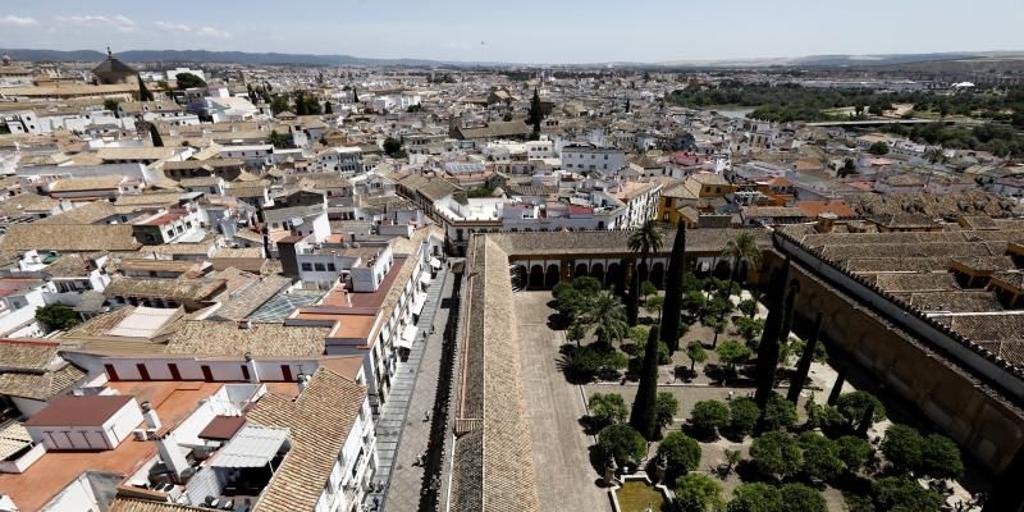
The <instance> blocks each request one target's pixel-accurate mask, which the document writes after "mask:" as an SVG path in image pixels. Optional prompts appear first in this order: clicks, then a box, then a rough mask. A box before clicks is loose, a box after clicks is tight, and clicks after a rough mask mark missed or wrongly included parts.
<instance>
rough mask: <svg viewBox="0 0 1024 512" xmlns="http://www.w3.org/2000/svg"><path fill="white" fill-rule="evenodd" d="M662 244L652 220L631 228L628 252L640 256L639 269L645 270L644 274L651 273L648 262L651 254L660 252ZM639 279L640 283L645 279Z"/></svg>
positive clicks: (659, 234) (643, 277)
mask: <svg viewBox="0 0 1024 512" xmlns="http://www.w3.org/2000/svg"><path fill="white" fill-rule="evenodd" d="M662 242H663V240H662V235H661V231H660V230H659V229H658V225H657V223H655V222H654V221H653V220H649V221H647V222H644V223H643V224H641V225H640V226H639V227H637V228H633V231H632V232H631V233H630V234H629V250H630V251H633V252H634V253H636V254H637V255H638V256H640V268H643V269H645V273H646V274H649V273H650V271H651V268H650V266H649V265H648V263H649V261H648V260H650V258H651V254H654V253H656V252H658V251H660V250H661V246H662ZM639 277H640V281H645V280H646V279H647V276H646V275H642V276H639ZM655 284H657V283H655Z"/></svg>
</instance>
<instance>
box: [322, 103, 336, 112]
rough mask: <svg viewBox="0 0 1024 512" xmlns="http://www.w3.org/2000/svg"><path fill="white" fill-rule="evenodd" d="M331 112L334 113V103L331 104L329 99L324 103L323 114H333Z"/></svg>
mask: <svg viewBox="0 0 1024 512" xmlns="http://www.w3.org/2000/svg"><path fill="white" fill-rule="evenodd" d="M333 113H334V105H331V102H330V101H328V102H327V103H324V114H333Z"/></svg>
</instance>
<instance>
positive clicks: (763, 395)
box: [754, 257, 790, 431]
mask: <svg viewBox="0 0 1024 512" xmlns="http://www.w3.org/2000/svg"><path fill="white" fill-rule="evenodd" d="M789 265H790V261H789V258H788V257H787V258H786V261H785V263H783V265H782V268H780V269H778V270H776V271H775V272H774V273H773V274H772V280H771V284H770V286H769V288H768V293H769V301H768V304H769V306H768V307H769V310H768V318H767V319H765V323H764V331H762V334H761V343H760V344H759V345H758V347H757V367H756V370H755V377H754V380H755V384H756V386H757V389H756V391H755V392H754V401H755V402H757V406H758V408H760V409H761V417H760V418H759V419H758V430H759V431H760V430H762V427H763V422H764V413H765V410H766V409H767V407H768V399H769V398H771V396H772V389H773V388H774V387H775V369H776V368H777V367H778V365H779V335H780V334H781V333H782V328H783V321H784V319H783V317H784V315H785V304H784V300H785V293H786V288H785V287H786V278H787V276H789Z"/></svg>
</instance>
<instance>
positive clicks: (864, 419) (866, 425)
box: [857, 403, 875, 437]
mask: <svg viewBox="0 0 1024 512" xmlns="http://www.w3.org/2000/svg"><path fill="white" fill-rule="evenodd" d="M874 423H875V404H873V403H870V404H868V406H867V408H866V409H864V414H863V415H862V416H861V418H860V425H858V426H857V435H858V436H859V437H867V436H868V430H870V429H871V425H874Z"/></svg>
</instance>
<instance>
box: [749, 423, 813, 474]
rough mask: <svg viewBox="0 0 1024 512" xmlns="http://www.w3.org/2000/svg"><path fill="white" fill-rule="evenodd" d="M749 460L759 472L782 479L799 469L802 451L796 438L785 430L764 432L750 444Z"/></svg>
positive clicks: (801, 463) (801, 462)
mask: <svg viewBox="0 0 1024 512" xmlns="http://www.w3.org/2000/svg"><path fill="white" fill-rule="evenodd" d="M750 460H751V462H752V463H753V466H754V468H755V469H757V471H758V472H759V473H761V474H762V475H764V476H766V477H771V478H777V479H781V480H784V479H786V478H789V477H791V476H793V475H795V474H796V473H798V472H799V471H800V470H801V467H802V466H803V464H804V460H803V451H802V450H801V449H800V445H799V444H798V443H797V441H796V439H795V438H794V437H793V436H792V435H791V434H787V433H785V432H779V431H771V432H766V433H765V434H763V435H762V436H761V437H758V438H756V439H754V442H753V444H751V445H750Z"/></svg>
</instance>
